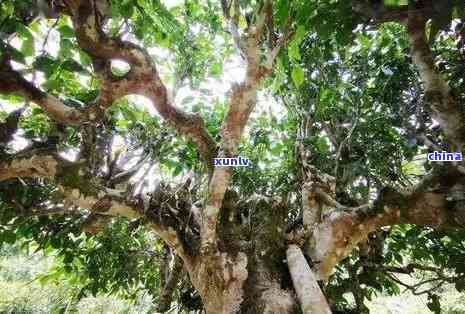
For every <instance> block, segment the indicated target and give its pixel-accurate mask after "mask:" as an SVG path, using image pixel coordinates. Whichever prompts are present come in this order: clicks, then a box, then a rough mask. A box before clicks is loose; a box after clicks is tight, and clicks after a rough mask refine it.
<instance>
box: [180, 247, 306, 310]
mask: <svg viewBox="0 0 465 314" xmlns="http://www.w3.org/2000/svg"><path fill="white" fill-rule="evenodd" d="M188 268H190V270H189V274H190V277H191V280H192V283H193V284H194V286H195V287H196V289H197V290H198V291H199V293H200V295H201V297H202V301H203V305H204V308H205V310H206V312H207V313H209V314H210V313H211V314H220V313H224V314H229V313H250V314H252V313H269V314H272V313H273V314H280V313H282V314H290V313H301V311H300V307H299V303H298V301H297V298H296V295H295V293H294V292H293V289H292V286H291V285H292V283H291V281H290V278H289V273H288V272H287V270H286V269H285V267H282V268H280V269H279V268H273V266H270V263H269V260H265V259H259V257H258V256H257V255H256V254H248V255H247V254H245V253H243V252H239V253H236V254H234V255H229V254H226V253H220V254H218V255H215V256H208V257H199V259H198V260H197V261H195V262H194V264H191V265H190V267H188Z"/></svg>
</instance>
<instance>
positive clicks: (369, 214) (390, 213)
mask: <svg viewBox="0 0 465 314" xmlns="http://www.w3.org/2000/svg"><path fill="white" fill-rule="evenodd" d="M464 193H465V180H464V178H463V175H462V174H461V173H460V172H459V171H458V170H457V169H455V168H453V167H448V168H444V169H440V170H435V171H434V172H433V173H431V174H430V175H428V176H426V177H425V178H424V179H423V180H422V182H420V183H419V184H418V185H417V186H416V187H415V188H414V189H412V190H411V191H407V192H399V191H396V190H394V189H391V188H386V189H384V190H383V191H382V192H381V193H380V194H379V196H378V198H377V199H376V201H375V202H374V203H372V204H368V205H364V206H361V207H357V208H346V209H345V210H337V209H336V210H332V211H330V212H329V213H328V214H327V215H325V216H324V217H323V220H322V222H321V223H320V224H319V225H318V226H316V228H315V229H314V231H313V240H312V241H311V242H312V244H310V245H309V246H308V248H307V249H308V254H309V256H311V258H312V260H313V261H314V262H315V263H316V266H315V271H316V272H317V275H318V276H319V278H321V279H325V278H327V277H328V276H329V275H330V274H331V272H332V270H333V267H334V266H335V265H336V264H337V263H338V262H339V261H340V260H342V259H343V258H345V257H346V256H348V255H349V254H350V253H351V252H352V250H353V248H355V246H356V245H357V244H358V243H360V242H363V241H365V240H366V238H367V236H368V234H370V233H371V232H373V231H375V230H376V229H378V228H380V227H382V226H389V225H396V224H401V223H410V224H416V225H420V226H431V227H433V228H463V227H464V226H465V202H464V200H463V195H464ZM451 208H453V209H451Z"/></svg>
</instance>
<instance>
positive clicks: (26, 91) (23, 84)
mask: <svg viewBox="0 0 465 314" xmlns="http://www.w3.org/2000/svg"><path fill="white" fill-rule="evenodd" d="M0 92H1V93H7V94H16V95H19V96H22V97H24V98H25V99H26V100H28V101H31V102H33V103H35V104H37V105H38V106H40V107H41V108H42V109H43V110H44V111H45V112H46V113H47V114H48V115H49V116H50V117H51V118H52V119H54V120H56V121H59V122H62V123H69V124H79V123H81V122H82V121H83V120H84V119H85V118H84V117H85V115H84V113H83V112H81V111H79V110H77V109H74V108H71V107H68V106H66V105H65V104H64V103H63V102H62V101H61V100H59V99H58V98H56V97H55V96H52V95H49V94H47V93H45V92H43V91H42V90H40V89H38V88H37V87H35V86H34V85H33V84H32V83H31V82H29V81H27V80H26V79H24V78H23V77H22V76H21V75H20V74H19V73H18V72H17V71H15V70H13V69H12V68H11V66H10V64H9V60H8V59H5V60H3V62H2V64H0Z"/></svg>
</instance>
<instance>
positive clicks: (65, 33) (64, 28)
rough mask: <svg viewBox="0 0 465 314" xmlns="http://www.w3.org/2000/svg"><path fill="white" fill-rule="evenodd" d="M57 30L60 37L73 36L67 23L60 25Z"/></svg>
mask: <svg viewBox="0 0 465 314" xmlns="http://www.w3.org/2000/svg"><path fill="white" fill-rule="evenodd" d="M58 32H60V35H61V37H63V38H73V37H74V30H73V29H72V28H71V27H69V26H68V25H62V26H60V27H59V28H58Z"/></svg>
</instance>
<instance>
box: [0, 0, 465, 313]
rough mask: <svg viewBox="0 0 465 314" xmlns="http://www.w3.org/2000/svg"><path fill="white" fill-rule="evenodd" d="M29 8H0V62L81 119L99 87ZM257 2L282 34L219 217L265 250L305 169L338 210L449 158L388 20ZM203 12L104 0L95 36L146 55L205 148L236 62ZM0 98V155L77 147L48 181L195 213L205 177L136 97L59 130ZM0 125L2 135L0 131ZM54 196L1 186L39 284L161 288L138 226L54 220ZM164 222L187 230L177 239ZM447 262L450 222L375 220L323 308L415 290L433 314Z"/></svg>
mask: <svg viewBox="0 0 465 314" xmlns="http://www.w3.org/2000/svg"><path fill="white" fill-rule="evenodd" d="M58 2H60V1H58ZM64 2H66V1H64ZM361 2H364V1H361ZM369 2H370V1H365V3H369ZM373 2H375V1H373ZM413 2H415V1H413ZM37 3H41V2H40V1H37ZM37 3H36V2H35V1H29V0H10V1H3V2H2V3H0V38H1V41H0V45H1V46H0V47H1V48H0V52H1V55H0V58H4V57H6V56H8V58H10V59H11V60H13V61H14V63H13V64H14V68H15V70H17V71H19V72H20V73H21V74H22V75H24V76H25V77H26V78H27V79H28V80H30V81H31V82H33V83H34V84H35V85H37V86H38V87H40V88H41V89H42V90H43V91H44V92H46V93H48V94H50V95H54V96H56V97H57V98H59V99H60V100H62V101H63V103H65V104H66V105H68V106H71V107H73V108H79V109H83V108H85V107H86V105H87V104H89V103H92V102H93V101H96V100H98V93H99V89H100V88H102V82H101V78H100V77H99V76H98V75H96V74H95V72H96V71H95V69H96V63H95V62H93V61H92V60H91V57H92V56H89V54H88V53H86V52H85V51H84V50H83V49H82V48H81V47H80V45H79V43H78V41H77V39H76V35H75V30H74V29H73V25H72V22H71V19H70V18H69V17H68V16H66V15H61V14H58V13H57V12H56V11H59V10H53V8H50V7H49V10H50V12H45V11H43V10H44V9H43V8H42V9H41V8H39V7H38V6H37V5H36V4H37ZM238 3H239V4H238V5H239V6H240V7H241V9H242V11H243V12H245V17H244V18H242V17H241V18H242V19H241V20H240V21H239V24H240V25H246V24H247V23H249V22H250V21H248V19H251V20H253V19H254V18H255V17H254V14H253V13H254V12H253V10H252V8H255V7H256V6H261V5H263V1H238ZM384 3H385V5H390V6H392V7H397V6H399V5H404V4H406V3H404V2H402V1H384ZM415 3H416V2H415ZM444 3H448V5H445V4H444V7H441V8H439V7H438V8H437V14H435V15H434V16H433V18H432V22H431V24H430V28H429V30H428V31H429V40H430V43H431V47H432V49H433V54H434V60H435V64H436V65H437V66H438V68H439V70H440V71H441V74H442V75H443V77H444V78H446V80H447V82H449V84H450V87H451V89H452V93H453V94H454V95H456V97H457V99H459V100H460V103H459V104H460V106H462V107H463V105H464V101H465V81H464V78H465V62H464V61H465V59H464V58H465V55H464V51H463V49H464V48H463V42H462V44H460V41H459V40H458V38H459V37H460V36H464V35H463V27H464V26H463V23H464V20H463V19H460V17H461V16H462V17H463V11H464V4H463V2H462V1H444ZM273 5H274V9H275V10H274V12H273V18H274V23H275V24H276V25H278V27H280V29H285V28H286V27H287V26H286V25H287V24H288V23H289V19H290V16H292V17H293V21H292V25H293V26H294V27H295V30H294V32H293V33H292V36H291V37H290V40H289V42H288V43H287V44H286V45H285V47H284V48H283V49H282V50H281V52H280V54H279V55H278V57H277V59H276V63H275V66H274V70H273V72H272V74H271V76H270V77H268V78H267V79H266V80H265V81H264V83H263V84H262V85H263V86H262V93H261V94H260V95H259V101H258V105H257V107H256V109H255V111H254V112H253V114H252V116H251V118H250V121H249V123H248V126H247V129H246V132H245V134H244V136H243V138H242V140H241V142H240V145H239V147H238V155H241V156H246V157H247V158H249V159H250V160H251V162H252V166H251V167H243V168H235V169H234V170H233V175H232V183H231V190H233V191H234V192H235V193H237V194H238V195H240V198H241V201H242V203H240V204H242V205H241V206H238V208H239V209H240V212H239V213H237V215H236V216H237V219H238V220H241V221H242V222H243V223H244V221H245V223H244V224H243V225H244V226H246V227H244V228H243V229H241V232H242V234H243V235H244V238H246V239H256V240H255V241H257V243H258V241H259V240H260V241H263V243H265V244H262V245H263V246H260V245H258V244H257V249H261V248H263V247H266V246H269V245H273V243H275V240H276V237H277V236H278V235H277V234H280V233H281V232H285V230H284V231H277V234H262V231H261V230H262V228H264V227H263V226H264V225H274V224H277V225H278V224H280V223H281V222H285V224H287V225H289V226H291V225H293V224H295V223H297V222H298V220H299V215H300V211H301V208H302V203H301V198H302V195H301V191H300V188H301V186H302V180H303V176H304V174H303V171H302V167H305V165H307V164H310V165H312V166H314V167H316V168H317V169H319V171H321V172H324V173H327V174H330V175H332V176H334V177H335V178H336V196H337V200H338V202H339V203H340V204H342V205H346V206H352V207H355V206H360V205H362V204H364V203H367V202H370V201H373V200H374V199H375V198H376V195H378V194H379V193H380V192H381V191H382V190H383V189H384V188H385V187H386V186H388V187H389V188H392V189H405V188H409V187H411V186H412V185H414V184H416V183H418V182H419V180H420V179H421V178H422V177H423V176H424V175H425V174H426V173H427V172H428V171H430V170H431V169H432V168H433V167H435V165H433V163H432V162H428V161H427V160H426V157H425V156H426V154H427V153H429V152H431V151H433V150H435V149H436V150H437V149H441V150H448V148H449V146H448V143H447V141H446V140H445V138H444V135H443V134H442V133H441V130H440V129H439V128H438V126H437V123H436V122H435V121H434V120H433V119H432V117H431V115H430V113H429V112H428V110H427V109H425V106H424V101H425V93H424V89H423V85H422V82H421V78H420V77H419V75H418V73H417V69H416V68H415V66H414V65H413V63H412V57H411V54H410V46H409V43H408V39H407V35H406V31H405V27H403V26H402V25H400V24H398V23H384V24H382V25H377V26H376V27H375V26H373V25H370V24H369V23H368V21H367V19H366V17H363V16H361V15H360V14H359V13H358V12H356V11H355V10H354V8H353V4H352V3H351V1H344V0H342V1H330V0H327V1H326V0H325V1H293V2H289V1H286V0H277V1H274V2H273ZM437 5H438V6H439V4H437ZM57 6H58V7H59V6H60V4H57ZM31 8H35V9H31ZM221 12H222V9H221V2H219V1H210V0H207V1H200V0H186V1H159V0H125V1H111V11H110V12H108V19H107V20H105V23H106V24H105V27H104V29H105V32H106V33H107V34H110V35H111V36H117V35H118V36H121V37H122V38H124V39H126V40H130V41H132V42H135V43H138V44H140V45H141V46H143V47H145V48H147V49H148V51H149V53H150V56H151V58H152V59H153V60H154V62H155V63H156V64H159V71H160V76H161V77H162V79H163V81H164V82H165V83H166V84H168V85H169V86H170V87H171V94H172V95H170V96H171V97H173V98H174V99H175V100H176V103H177V104H178V106H179V107H181V108H182V109H184V110H185V111H187V112H192V113H197V114H199V115H200V116H201V117H202V118H203V119H204V121H205V127H206V129H207V130H208V132H209V133H210V134H211V135H212V137H213V138H215V139H219V138H220V137H221V134H220V129H221V125H222V121H223V119H224V117H225V115H226V114H227V110H228V106H229V100H228V98H226V97H225V94H224V93H223V91H224V90H225V88H224V85H227V86H229V85H231V84H236V82H237V81H238V80H237V78H236V77H235V76H243V75H244V73H243V70H241V69H239V70H238V69H237V68H238V67H239V66H240V64H241V61H240V57H239V54H238V52H237V50H236V49H235V48H234V42H233V39H232V38H231V33H230V32H229V31H226V30H225V27H224V24H225V20H224V17H223V16H222V14H221ZM272 32H273V30H270V34H271V33H272ZM460 32H462V35H460ZM270 36H278V34H275V35H273V34H271V35H270ZM462 41H464V39H463V37H462ZM461 45H462V46H461ZM262 57H263V58H265V57H266V56H262ZM127 71H128V68H127V64H125V63H124V62H122V61H118V60H113V61H112V65H111V72H112V74H113V75H114V76H116V77H118V76H123V75H125V74H126V73H127ZM0 97H1V98H0V105H1V107H0V109H1V111H0V118H1V119H2V124H1V126H0V140H1V143H0V156H1V157H0V158H3V159H5V160H7V159H8V158H9V157H8V156H10V155H13V154H17V155H16V156H21V154H27V153H30V152H31V151H33V152H39V153H40V152H42V151H47V150H49V149H50V148H51V147H52V148H53V149H56V151H57V152H59V153H60V154H61V156H62V157H64V158H65V159H68V160H71V161H74V160H76V159H78V158H79V156H80V155H82V154H84V153H83V152H87V153H88V155H86V156H88V158H90V162H91V165H90V168H92V171H91V175H89V176H87V174H86V175H84V176H81V175H80V173H78V171H76V172H73V170H72V169H71V170H70V171H69V172H68V174H69V176H67V177H64V178H61V179H60V180H62V182H64V184H68V185H72V184H76V185H78V184H80V183H79V182H90V183H89V184H84V185H87V187H88V188H89V189H92V188H93V184H96V183H97V182H98V183H100V182H105V184H106V185H107V187H109V188H112V189H118V188H120V187H122V186H123V187H124V188H126V189H127V190H128V191H130V193H133V194H135V195H150V194H151V193H152V194H153V195H155V192H154V191H157V190H166V191H172V194H173V195H174V196H173V197H172V198H169V199H163V200H161V201H160V204H162V205H163V204H168V203H170V202H183V200H184V199H183V197H184V194H182V193H184V192H185V193H190V198H191V199H192V203H193V204H195V206H198V207H201V206H202V202H203V201H204V196H205V193H206V191H205V187H206V185H207V182H208V177H207V176H204V175H202V172H204V171H205V164H203V163H202V158H201V156H200V155H199V153H198V151H197V149H196V146H195V145H194V144H193V143H192V142H191V141H189V140H188V139H186V138H184V137H180V136H178V135H179V134H177V133H176V131H175V130H174V129H173V127H172V125H171V124H170V123H168V122H166V121H164V119H162V118H161V117H160V116H159V115H158V113H157V112H155V111H154V110H153V109H152V107H151V106H150V105H149V104H147V99H145V98H143V97H138V96H132V95H131V96H127V97H125V98H122V99H118V100H116V101H115V102H114V103H113V105H112V106H111V107H110V108H109V109H108V110H106V112H105V114H104V117H103V119H102V120H101V121H99V122H98V123H96V124H95V125H89V124H86V123H83V124H77V125H66V124H63V123H61V122H58V121H56V120H54V119H52V118H50V116H49V115H47V113H46V112H44V110H43V108H40V107H39V106H37V105H35V104H33V103H30V102H29V101H25V99H24V98H23V97H21V96H20V95H19V96H18V95H14V94H13V93H4V94H0ZM10 129H14V132H13V133H14V134H8V130H10ZM90 138H92V139H93V140H92V141H89V139H90ZM302 152H305V153H304V154H303V153H302ZM102 160H104V161H102ZM68 174H67V175H68ZM129 178H131V179H130V181H128V182H127V181H126V179H129ZM186 180H189V181H188V182H189V183H188V184H187V185H186V183H185V182H186ZM186 186H189V191H187V192H186V191H184V190H183V187H186ZM174 191H175V192H174ZM128 193H129V192H128ZM262 199H279V200H281V201H282V203H284V202H285V203H286V204H287V206H286V207H285V209H283V208H282V207H280V206H279V205H277V206H275V207H267V206H264V205H263V206H262V207H261V205H260V200H262ZM59 202H60V188H59V184H57V183H56V182H54V181H53V180H49V179H47V178H14V179H10V180H7V181H3V182H1V183H0V243H2V244H3V243H8V244H11V243H15V242H16V241H19V240H21V243H23V245H24V246H25V247H31V248H34V249H36V250H44V251H45V252H47V253H50V254H54V255H56V256H57V259H56V265H55V266H54V267H53V269H52V271H51V272H49V273H48V274H44V275H42V276H41V277H40V278H41V280H43V281H60V280H66V281H68V282H70V283H71V284H72V285H73V286H75V287H78V289H79V293H77V294H76V295H75V296H74V297H75V298H77V299H79V298H82V297H84V296H86V295H90V294H94V295H95V294H98V293H110V294H118V295H119V296H122V297H125V298H135V296H136V295H137V293H138V292H139V291H141V290H143V291H146V292H147V293H149V294H150V295H151V296H152V297H153V300H154V302H155V303H156V302H157V300H158V298H159V293H160V292H159V287H160V286H162V285H163V284H164V282H163V280H164V279H162V277H163V276H161V275H160V273H161V272H163V271H164V270H163V268H162V266H163V265H164V263H165V264H166V261H167V260H169V262H168V263H174V260H175V259H176V257H175V254H174V253H173V251H171V250H170V249H169V248H167V246H166V245H165V244H164V243H163V241H162V240H161V239H160V238H159V237H158V236H157V235H156V234H155V233H154V232H152V231H151V230H150V227H147V225H150V222H148V221H147V219H145V218H138V219H134V220H131V221H128V220H125V219H120V218H109V217H105V218H102V219H100V220H98V223H97V226H96V225H95V222H94V220H93V219H94V218H95V213H94V212H93V211H92V210H91V209H90V208H85V209H84V210H78V209H77V208H76V207H73V206H70V207H71V209H72V210H71V211H70V212H71V214H70V212H66V213H63V212H62V210H61V209H62V208H63V206H65V207H66V206H68V205H67V204H65V205H63V204H59ZM141 202H143V201H142V200H141ZM250 202H255V203H254V204H255V205H253V206H252V205H250ZM280 204H281V203H280ZM162 205H160V206H162ZM166 206H170V205H169V204H168V205H166ZM239 209H238V210H239ZM50 210H52V211H53V210H55V211H56V213H52V214H50V213H48V212H47V211H50ZM173 211H176V209H173ZM173 217H174V216H173ZM167 219H174V218H172V216H170V217H169V218H167ZM277 221H278V222H277ZM182 223H183V222H181V221H180V222H179V224H180V225H182ZM101 225H103V226H104V227H103V228H99V227H100V226H101ZM94 229H95V230H96V231H95V230H94ZM265 229H266V228H265ZM182 230H184V231H185V230H187V227H185V228H184V229H183V228H182V226H181V227H180V228H179V230H177V232H181V231H182ZM186 232H187V231H186ZM192 232H193V233H194V234H197V233H198V230H195V229H194V230H193V231H192ZM231 232H232V231H231ZM283 241H284V240H283ZM280 245H281V244H280ZM281 253H282V252H281ZM464 256H465V233H464V230H463V229H434V228H431V227H422V226H415V225H410V224H403V225H396V226H389V227H383V228H382V229H379V230H378V231H376V232H374V233H372V234H371V235H370V236H369V240H368V242H367V243H366V244H362V245H359V246H358V247H357V248H356V249H355V250H354V252H353V253H352V254H351V255H350V256H349V257H347V258H346V259H344V260H343V262H342V263H340V264H339V265H338V266H337V270H336V272H335V274H334V275H333V276H332V277H331V278H330V279H329V281H328V282H327V284H325V286H324V292H325V294H326V296H327V297H328V298H329V300H330V303H331V306H332V308H333V311H334V312H336V311H339V312H340V313H349V312H350V311H353V312H354V313H364V312H366V310H367V308H366V306H365V305H364V303H363V302H364V300H365V299H372V298H374V297H375V296H377V295H379V294H381V293H382V294H399V293H402V291H403V289H408V290H411V291H412V292H413V293H418V294H422V293H426V294H428V296H429V303H428V307H429V308H430V309H431V310H432V311H433V312H435V313H439V312H440V300H439V298H438V294H437V291H438V288H439V287H440V286H441V285H444V284H453V285H455V288H456V289H457V290H458V291H463V290H465V259H464ZM278 258H280V259H283V258H284V256H283V255H279V256H278ZM270 259H271V258H270ZM285 272H286V271H285ZM396 273H404V274H411V275H413V274H414V273H416V274H417V275H418V273H420V274H423V275H424V278H423V279H422V280H420V279H418V277H417V279H416V280H417V282H416V283H415V284H413V285H412V284H411V283H405V282H403V281H401V280H400V279H399V278H398V277H397V276H396ZM181 276H182V280H181V281H180V282H179V283H178V285H177V292H176V294H175V300H176V301H177V303H178V304H179V305H180V306H181V308H182V309H184V310H186V311H187V310H199V309H200V308H201V301H200V298H199V295H198V293H197V292H195V289H194V288H193V286H192V284H191V283H190V282H189V279H188V276H187V274H186V273H185V272H182V274H181ZM287 277H288V275H287ZM354 283H356V284H354Z"/></svg>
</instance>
